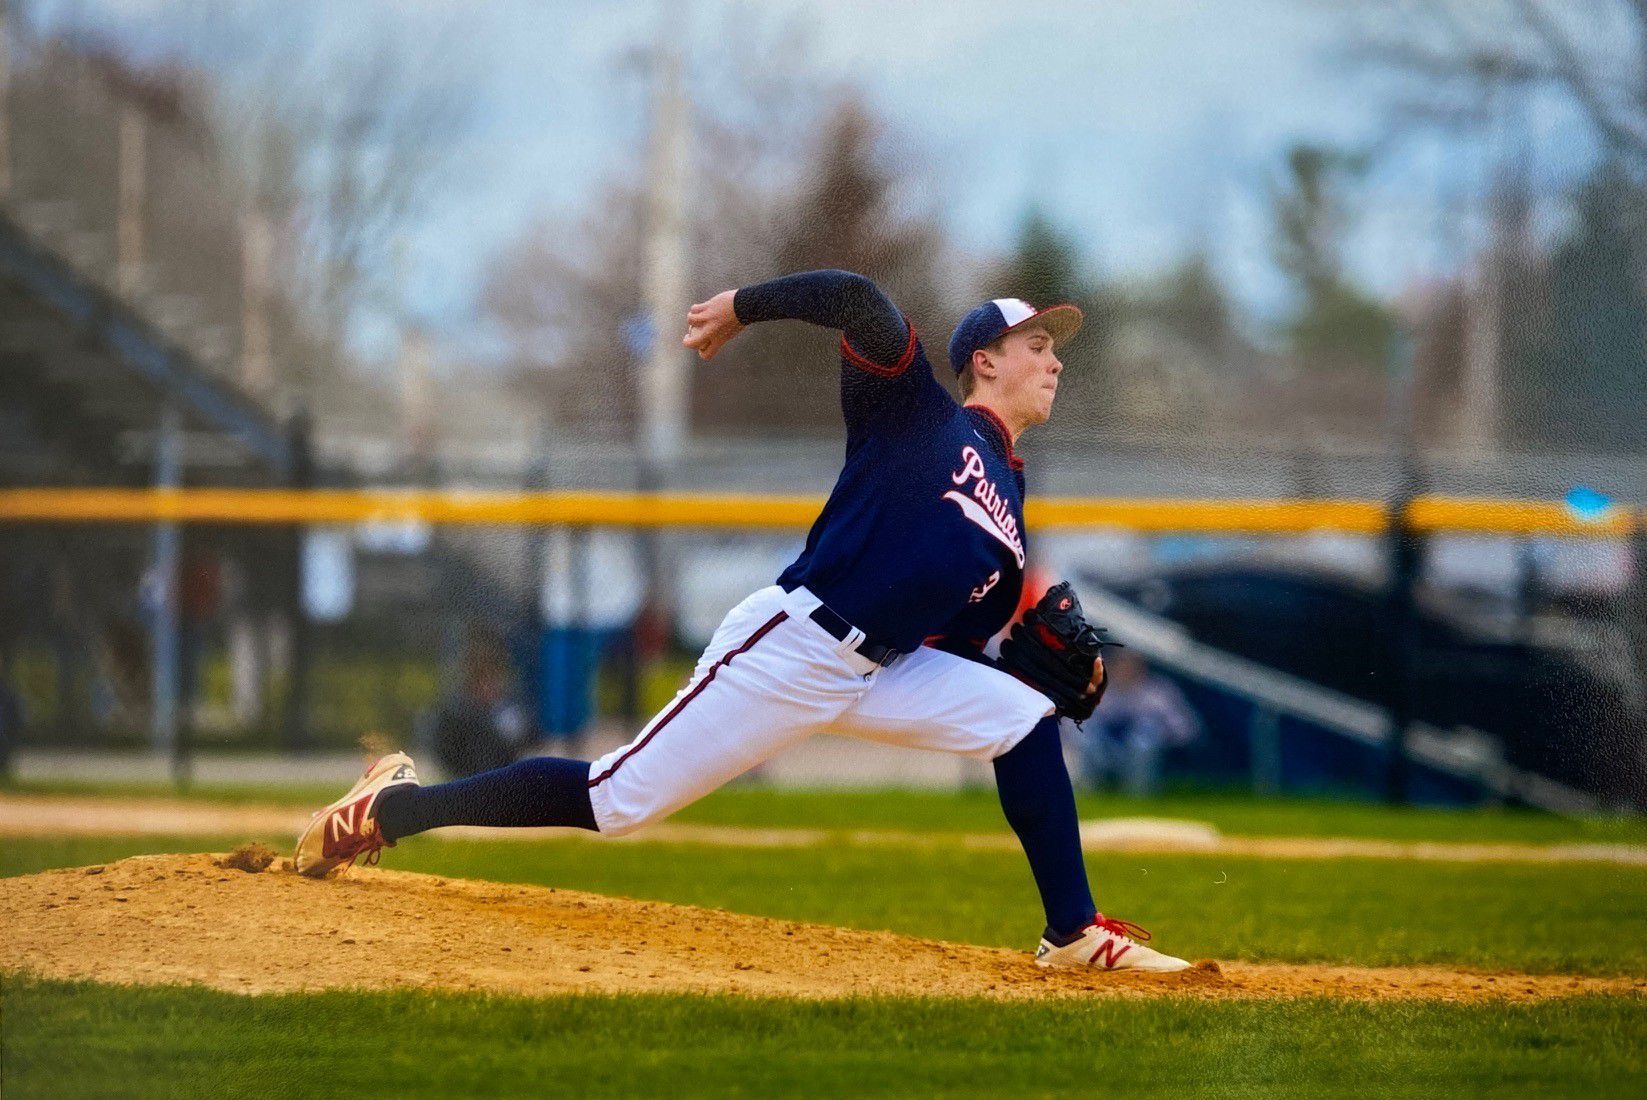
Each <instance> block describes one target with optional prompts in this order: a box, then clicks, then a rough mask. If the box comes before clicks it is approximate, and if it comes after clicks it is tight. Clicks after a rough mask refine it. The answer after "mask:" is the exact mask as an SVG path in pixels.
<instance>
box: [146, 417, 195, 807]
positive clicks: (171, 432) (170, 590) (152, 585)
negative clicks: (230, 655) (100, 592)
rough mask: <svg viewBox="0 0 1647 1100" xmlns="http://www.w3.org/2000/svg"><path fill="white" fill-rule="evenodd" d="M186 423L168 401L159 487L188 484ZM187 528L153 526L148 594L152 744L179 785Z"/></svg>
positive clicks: (158, 455)
mask: <svg viewBox="0 0 1647 1100" xmlns="http://www.w3.org/2000/svg"><path fill="white" fill-rule="evenodd" d="M182 437H183V425H182V417H181V416H180V415H179V414H178V411H177V407H176V406H175V405H172V404H167V406H166V408H165V410H164V411H163V412H162V413H161V417H160V430H159V432H158V433H157V434H156V437H155V456H154V487H155V488H156V489H161V490H166V489H176V488H178V487H179V486H181V485H182V483H183V438H182ZM182 541H183V536H182V532H180V531H179V530H178V526H177V521H176V520H162V521H160V522H159V523H157V524H155V528H154V565H153V567H152V571H151V573H150V582H149V598H150V600H151V601H152V603H153V607H154V618H153V620H152V621H151V625H150V645H151V650H150V652H152V653H153V654H154V658H153V661H152V667H151V681H150V708H149V742H150V747H152V748H153V749H154V751H155V752H156V753H165V754H166V755H167V756H168V757H170V758H171V759H172V760H173V761H174V766H179V773H178V775H177V777H176V778H177V779H178V781H179V785H181V784H182V782H183V781H184V780H185V779H186V775H185V774H183V772H182V771H181V767H180V762H181V761H182V759H183V757H182V756H181V754H180V753H179V752H178V748H179V743H178V714H177V706H178V695H179V692H178V682H179V671H180V668H181V654H180V653H179V649H178V640H179V607H178V573H179V564H180V562H181V559H182Z"/></svg>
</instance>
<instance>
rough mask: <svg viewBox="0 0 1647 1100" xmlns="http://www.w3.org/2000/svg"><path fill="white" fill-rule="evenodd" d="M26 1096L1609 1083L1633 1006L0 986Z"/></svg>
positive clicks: (8, 1084)
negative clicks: (806, 999) (523, 995)
mask: <svg viewBox="0 0 1647 1100" xmlns="http://www.w3.org/2000/svg"><path fill="white" fill-rule="evenodd" d="M4 1002H5V1009H6V1011H5V1015H4V1023H3V1025H0V1026H3V1028H4V1034H3V1036H0V1049H4V1050H5V1052H6V1058H5V1061H4V1076H3V1080H0V1086H3V1087H0V1092H4V1094H5V1096H6V1097H7V1098H8V1100H26V1098H32V1097H54V1098H55V1097H80V1096H98V1097H107V1096H122V1097H151V1096H152V1097H172V1096H177V1095H199V1096H213V1097H219V1096H277V1095H278V1096H336V1095H358V1096H378V1095H384V1094H388V1095H393V1096H396V1097H418V1096H430V1097H446V1096H458V1095H485V1096H527V1095H530V1096H546V1095H549V1096H552V1095H574V1096H591V1095H626V1096H634V1095H681V1094H689V1095H739V1096H763V1097H767V1096H818V1095H854V1096H857V1095H863V1096H910V1095H923V1096H960V1095H966V1096H980V1095H999V1096H1006V1095H1013V1096H1026V1095H1033V1096H1082V1097H1090V1096H1093V1095H1106V1096H1125V1097H1146V1098H1147V1097H1173V1098H1177V1097H1185V1096H1196V1097H1295V1096H1296V1097H1317V1096H1330V1095H1360V1096H1365V1095H1369V1094H1376V1095H1379V1096H1388V1097H1431V1096H1438V1095H1447V1096H1453V1097H1468V1096H1493V1097H1499V1096H1503V1095H1506V1094H1508V1095H1516V1096H1521V1095H1527V1094H1529V1093H1533V1092H1537V1093H1538V1094H1539V1095H1543V1096H1572V1097H1582V1098H1585V1100H1593V1098H1595V1097H1598V1096H1619V1095H1625V1094H1627V1093H1628V1091H1629V1090H1630V1089H1631V1088H1632V1086H1631V1084H1630V1082H1632V1081H1634V1082H1636V1084H1637V1085H1639V1083H1640V1080H1641V1075H1642V1074H1643V1073H1644V1072H1647V1055H1644V1053H1643V1052H1644V1050H1647V1002H1642V1001H1640V1000H1635V999H1630V1000H1625V999H1605V998H1587V999H1580V1000H1571V1001H1556V1002H1546V1003H1543V1004H1537V1005H1527V1006H1506V1005H1485V1006H1473V1007H1459V1006H1447V1005H1439V1004H1427V1003H1403V1004H1384V1005H1373V1004H1347V1003H1339V1002H1331V1001H1292V1002H1245V1003H1243V1002H1225V1003H1212V1002H1198V1001H1190V1000H1179V999H1164V1000H1153V1001H1147V1002H1138V1001H1114V1000H1093V1001H1067V1002H1058V1003H1046V1004H994V1003H986V1002H980V1001H922V1000H852V1001H836V1002H824V1003H801V1002H793V1001H775V1000H753V999H737V998H730V997H661V996H636V997H593V996H590V997H582V996H578V997H555V998H546V999H537V1000H526V999H517V998H500V997H479V996H471V995H439V996H431V995H423V994H415V993H326V994H306V995H282V996H263V997H256V998H248V997H237V996H234V995H231V994H225V993H216V992H211V991H207V990H202V989H185V988H176V987H172V988H114V987H108V986H97V985H92V984H89V983H58V982H36V981H26V980H17V979H10V980H8V981H7V982H6V984H5V988H4Z"/></svg>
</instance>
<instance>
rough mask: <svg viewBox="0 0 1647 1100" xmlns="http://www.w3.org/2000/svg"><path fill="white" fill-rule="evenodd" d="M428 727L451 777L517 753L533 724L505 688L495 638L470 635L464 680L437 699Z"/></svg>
mask: <svg viewBox="0 0 1647 1100" xmlns="http://www.w3.org/2000/svg"><path fill="white" fill-rule="evenodd" d="M430 732H431V740H432V742H433V748H434V750H435V756H436V758H437V759H438V760H439V761H440V766H441V768H442V769H443V770H444V771H445V772H446V773H447V774H448V775H451V776H454V777H456V776H464V775H474V774H475V773H476V772H483V771H488V770H490V769H492V768H499V767H502V766H503V765H505V764H508V763H512V762H513V761H514V760H515V758H516V757H517V756H519V755H520V751H521V749H522V747H523V746H524V745H525V744H526V742H527V741H528V740H530V733H531V727H530V724H529V723H528V722H527V717H526V711H525V709H524V708H522V707H521V705H520V703H519V702H518V701H517V700H516V699H515V698H514V697H513V695H512V694H511V692H510V691H509V674H508V663H507V658H506V655H505V654H504V652H503V647H502V646H500V645H499V644H498V643H497V641H496V640H495V639H492V638H490V637H488V636H485V635H478V634H477V635H473V636H471V638H470V640H469V647H468V651H467V652H466V653H465V655H464V659H463V680H462V683H461V684H460V685H459V686H458V688H457V690H456V691H454V692H452V693H451V694H450V695H448V696H447V697H446V698H445V699H443V700H442V701H441V702H440V704H439V706H438V707H437V709H436V711H435V714H434V718H433V722H432V729H431V731H430Z"/></svg>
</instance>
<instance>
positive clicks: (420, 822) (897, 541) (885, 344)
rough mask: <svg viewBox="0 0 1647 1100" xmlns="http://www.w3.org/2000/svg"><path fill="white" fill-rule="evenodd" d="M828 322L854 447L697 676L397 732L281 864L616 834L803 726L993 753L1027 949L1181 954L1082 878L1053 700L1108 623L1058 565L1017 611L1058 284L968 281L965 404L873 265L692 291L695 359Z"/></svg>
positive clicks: (1161, 959) (312, 870) (1080, 708)
mask: <svg viewBox="0 0 1647 1100" xmlns="http://www.w3.org/2000/svg"><path fill="white" fill-rule="evenodd" d="M781 320H797V321H806V322H808V323H810V324H814V325H820V326H823V327H825V328H830V329H835V330H838V331H839V332H840V333H841V339H840V349H841V410H842V412H843V414H844V417H845V421H846V462H845V465H844V466H843V468H842V470H841V473H840V477H839V478H838V479H837V480H836V482H835V488H834V490H833V491H832V492H831V493H830V496H829V500H828V502H827V503H826V504H825V505H824V509H823V512H822V514H821V515H819V517H818V519H817V522H816V523H814V524H813V526H812V530H811V532H810V533H809V534H808V535H807V539H806V546H805V548H804V549H803V550H802V551H801V554H800V556H799V557H798V558H796V559H795V561H794V562H793V563H792V564H791V565H790V566H789V568H787V569H785V570H784V572H783V574H782V575H781V576H779V577H778V579H777V583H776V584H773V585H772V586H770V587H768V588H763V589H761V590H760V591H758V592H755V593H754V594H752V595H750V596H749V597H748V598H747V599H745V600H744V601H743V602H742V603H740V604H739V605H738V606H737V607H735V608H733V609H732V611H731V612H729V613H728V614H727V616H726V619H725V621H724V622H722V623H721V625H720V628H719V629H718V630H716V632H715V635H714V637H713V639H711V641H710V643H709V647H708V648H707V649H706V650H704V653H703V656H702V657H701V658H700V659H699V661H698V664H697V667H696V669H695V670H694V671H693V674H692V677H691V679H690V680H689V681H688V683H687V684H686V686H685V687H684V688H682V689H681V691H680V693H679V694H678V695H676V696H675V698H674V700H673V701H671V702H670V704H669V705H668V706H667V707H665V708H664V709H663V711H662V713H660V714H658V715H657V716H656V717H655V718H653V719H652V720H651V721H650V722H649V723H647V725H646V726H645V728H643V729H642V730H641V731H640V734H639V735H638V736H637V737H636V738H635V739H634V740H633V741H631V742H630V743H629V744H627V745H625V746H623V747H622V748H620V749H617V750H615V751H613V752H611V753H608V754H607V755H606V756H603V757H601V758H600V759H599V760H596V761H594V762H593V763H587V762H585V761H581V760H563V759H556V758H550V757H543V758H535V759H530V760H522V761H520V762H518V763H515V764H511V765H508V766H507V767H503V768H499V769H497V770H495V771H490V772H486V773H483V774H481V775H477V776H473V777H471V778H468V779H462V780H458V781H456V782H452V783H443V784H440V785H438V786H427V787H426V786H420V785H419V784H418V781H417V773H416V771H415V769H414V767H413V765H412V761H411V759H410V758H409V757H407V756H406V755H405V754H403V753H393V754H391V755H389V756H386V757H384V758H383V759H381V760H379V761H377V762H376V763H375V764H374V765H373V766H372V767H370V768H369V769H367V772H366V774H365V776H363V777H362V778H361V780H360V782H359V783H357V784H355V786H354V788H353V789H352V790H351V791H349V793H348V794H346V795H344V796H343V797H342V798H341V799H339V800H338V801H337V802H334V803H333V804H332V805H330V806H328V807H326V808H325V809H324V810H322V811H320V812H319V813H318V814H316V815H315V817H314V819H313V821H312V822H311V824H310V825H309V827H308V829H307V830H306V831H305V832H304V834H303V836H302V837H301V838H300V839H299V841H298V849H297V857H296V864H297V869H298V870H299V871H301V872H303V873H304V874H308V875H317V876H319V875H324V874H326V873H327V872H328V871H330V870H331V869H332V868H334V867H337V866H339V865H341V864H344V863H352V862H353V861H354V860H355V859H357V858H359V857H361V856H365V857H366V860H367V862H368V863H372V862H376V860H377V858H378V856H379V855H380V853H381V851H382V849H383V848H384V847H386V846H393V845H394V843H395V841H397V840H399V839H400V838H401V837H406V836H411V835H413V834H414V833H420V832H423V831H425V830H427V829H434V828H439V827H441V826H444V825H492V826H548V825H559V826H571V827H576V828H583V829H592V830H598V831H600V832H602V833H609V834H612V835H620V834H623V833H627V832H630V831H632V830H635V829H638V828H640V827H642V826H643V825H646V824H648V823H650V822H653V821H657V820H659V819H660V818H663V817H667V816H668V815H669V814H672V813H674V812H675V811H676V810H678V809H680V808H681V807H683V806H685V805H687V804H688V803H690V802H692V801H694V800H696V799H698V798H701V797H703V796H704V795H706V794H708V793H709V792H710V791H713V790H715V789H716V788H717V787H720V786H721V785H722V784H724V783H726V782H727V781H728V780H731V779H733V778H734V777H736V776H738V775H741V774H743V773H744V772H746V771H748V770H749V769H751V768H753V767H755V766H756V765H758V764H760V763H761V762H763V761H765V760H767V759H768V758H770V757H771V756H773V755H774V754H776V753H778V752H780V751H782V750H783V749H785V748H788V747H789V746H791V745H794V744H796V743H798V742H800V741H802V740H804V739H805V738H807V737H810V736H811V735H812V734H814V733H819V732H823V731H829V732H833V733H841V734H848V735H851V736H855V737H862V738H866V739H869V740H874V741H881V742H886V743H890V744H896V745H908V746H911V747H914V748H922V749H939V750H943V751H945V752H954V753H962V754H965V755H967V756H972V757H977V758H979V759H984V760H989V761H992V762H993V764H994V769H995V776H996V781H997V785H998V788H999V791H1000V798H1001V806H1002V809H1003V810H1004V811H1005V814H1006V819H1007V821H1008V823H1009V824H1010V825H1011V826H1012V829H1013V831H1014V832H1015V833H1016V834H1017V836H1018V838H1019V840H1020V841H1021V842H1022V844H1023V848H1024V853H1025V855H1026V856H1028V858H1029V864H1030V869H1031V871H1032V873H1033V875H1034V878H1035V883H1036V886H1037V888H1038V890H1039V892H1040V895H1041V901H1042V904H1043V906H1044V908H1045V910H1046V929H1045V931H1044V932H1043V934H1042V937H1041V943H1040V947H1039V950H1038V951H1037V953H1036V961H1037V962H1038V963H1039V964H1040V965H1042V966H1060V967H1088V966H1090V967H1096V968H1100V969H1106V970H1155V971H1165V970H1181V969H1183V968H1185V967H1186V966H1188V965H1189V964H1188V963H1186V962H1184V961H1183V960H1182V959H1176V958H1172V957H1171V956H1168V955H1163V954H1161V953H1159V952H1157V951H1154V950H1151V949H1150V948H1148V947H1146V946H1144V945H1143V943H1142V942H1140V941H1142V940H1145V939H1148V938H1149V933H1147V932H1145V931H1144V930H1143V929H1141V928H1139V927H1138V926H1137V925H1133V924H1130V923H1128V922H1126V921H1121V920H1116V919H1113V918H1110V917H1106V916H1104V915H1103V914H1102V913H1100V912H1098V909H1097V906H1096V905H1095V904H1094V902H1093V898H1092V892H1091V888H1090V886H1089V885H1088V882H1087V875H1086V868H1085V865H1084V863H1083V860H1082V854H1081V839H1080V835H1079V831H1078V822H1077V818H1076V812H1075V797H1074V793H1073V791H1072V789H1071V785H1070V779H1069V774H1068V772H1067V771H1066V769H1065V766H1064V758H1063V752H1062V747H1061V745H1060V741H1059V734H1058V722H1059V716H1060V715H1063V716H1068V717H1073V718H1077V719H1082V718H1085V717H1087V716H1088V715H1089V714H1091V712H1092V708H1093V707H1094V706H1095V705H1096V703H1097V702H1098V699H1099V697H1100V696H1101V694H1102V692H1103V687H1104V670H1103V661H1102V657H1101V655H1100V647H1101V646H1102V645H1103V644H1104V642H1105V639H1104V638H1103V636H1102V634H1101V632H1099V631H1098V630H1097V629H1096V628H1094V627H1092V626H1091V625H1089V624H1088V623H1087V622H1086V621H1085V620H1084V619H1083V617H1082V614H1081V607H1080V603H1079V601H1078V600H1077V599H1076V597H1075V594H1074V592H1073V591H1072V590H1071V589H1070V587H1069V586H1068V585H1067V584H1060V585H1056V586H1054V587H1053V588H1052V589H1051V590H1050V591H1049V592H1048V593H1047V595H1046V596H1045V597H1044V598H1043V599H1042V600H1041V601H1040V602H1039V603H1038V604H1037V605H1036V606H1035V607H1034V608H1032V609H1031V610H1030V611H1029V612H1027V613H1026V614H1025V615H1024V617H1023V620H1022V621H1021V622H1020V623H1018V624H1017V625H1015V626H1014V627H1013V629H1012V633H1011V635H1010V636H1009V637H1008V638H1007V640H1005V641H1004V642H1003V643H1002V644H1001V647H1000V653H1001V656H1000V658H999V659H998V660H992V659H990V658H989V657H988V656H986V655H985V653H984V643H985V642H986V641H987V640H988V639H990V638H992V637H993V636H995V635H996V634H997V633H998V632H999V631H1000V630H1002V629H1003V628H1004V627H1005V626H1006V624H1007V622H1008V621H1009V620H1010V618H1011V616H1012V614H1013V611H1014V610H1015V608H1016V606H1017V604H1018V600H1019V597H1020V594H1021V592H1022V588H1023V582H1024V516H1023V510H1024V476H1023V462H1022V461H1021V460H1020V459H1019V457H1018V455H1017V453H1016V451H1015V450H1014V444H1015V443H1016V442H1017V440H1018V437H1019V435H1020V434H1021V433H1022V432H1023V431H1024V430H1025V429H1027V428H1029V427H1031V426H1033V425H1036V424H1041V423H1044V422H1045V421H1046V419H1047V417H1048V416H1049V415H1050V414H1051V412H1052V404H1053V400H1054V398H1055V397H1056V396H1057V392H1058V379H1059V375H1060V373H1061V372H1062V370H1063V365H1062V364H1061V363H1060V362H1059V360H1058V356H1057V349H1058V348H1060V347H1062V346H1063V345H1064V343H1065V342H1066V341H1068V340H1069V339H1070V338H1071V337H1073V336H1074V335H1075V333H1076V332H1077V331H1078V330H1079V329H1080V327H1081V321H1082V317H1081V311H1080V310H1079V309H1077V308H1076V307H1075V306H1072V305H1057V306H1052V307H1050V308H1047V309H1036V308H1035V307H1034V306H1032V305H1030V304H1029V303H1027V302H1025V301H1023V300H1021V299H1018V298H997V299H994V300H993V301H988V302H984V303H983V304H982V305H979V306H978V307H977V308H976V309H974V310H972V311H971V312H970V313H968V314H967V315H966V317H965V318H964V319H963V320H962V321H961V323H960V325H959V326H958V327H957V328H956V330H955V332H954V335H953V336H951V337H950V341H949V365H950V367H951V369H953V370H954V371H955V372H956V374H957V375H958V376H959V379H960V388H961V392H962V395H963V400H964V404H957V403H956V402H955V400H954V398H952V397H951V396H950V394H949V392H948V391H947V390H946V389H945V388H944V387H943V386H941V385H940V384H939V383H938V381H937V379H936V378H934V377H933V374H932V367H931V365H930V364H929V363H928V361H927V357H926V353H925V351H924V349H923V348H922V345H921V341H920V339H919V338H918V337H917V336H916V333H915V329H914V326H912V325H911V324H909V323H908V322H907V321H906V320H905V318H904V316H903V315H902V313H900V312H899V311H898V309H897V308H896V307H895V306H894V305H893V304H892V303H891V302H890V301H889V300H888V299H887V298H886V296H885V295H884V294H883V293H882V292H881V291H880V290H879V289H878V288H877V287H876V286H875V284H874V283H872V282H871V281H870V280H868V279H866V278H864V277H863V276H861V275H855V274H851V273H849V272H844V271H813V272H807V273H804V274H798V275H789V276H785V277H783V278H780V279H774V280H772V281H771V282H767V283H761V284H759V285H756V286H748V287H744V288H743V289H741V290H737V291H731V290H728V291H724V292H722V293H720V294H717V295H716V296H715V297H713V298H711V299H709V300H708V301H707V302H701V303H699V304H698V305H695V306H693V307H692V308H691V310H690V311H689V312H688V313H687V331H686V336H685V338H684V343H685V345H686V346H687V347H689V348H692V349H694V350H696V351H697V353H698V355H699V356H700V357H702V358H703V359H712V358H714V357H715V355H716V354H717V353H718V352H719V351H720V350H721V349H722V348H723V347H725V346H726V344H727V343H728V342H729V341H730V340H732V339H734V338H735V337H736V336H737V335H738V334H739V333H740V332H742V331H743V330H744V328H746V327H747V326H749V325H753V324H760V323H763V322H769V321H781Z"/></svg>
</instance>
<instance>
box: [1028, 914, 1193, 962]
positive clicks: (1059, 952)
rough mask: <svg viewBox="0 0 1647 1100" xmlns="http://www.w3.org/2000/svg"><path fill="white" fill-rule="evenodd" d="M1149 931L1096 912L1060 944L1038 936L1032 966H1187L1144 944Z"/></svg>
mask: <svg viewBox="0 0 1647 1100" xmlns="http://www.w3.org/2000/svg"><path fill="white" fill-rule="evenodd" d="M1149 938H1150V936H1149V933H1148V932H1147V931H1145V930H1144V929H1142V928H1140V927H1138V926H1137V925H1136V924H1133V923H1132V922H1131V921H1124V920H1115V919H1113V918H1111V917H1106V916H1104V914H1102V913H1099V914H1098V916H1097V917H1096V918H1095V919H1094V920H1093V922H1092V923H1091V924H1089V925H1087V926H1086V927H1085V928H1083V929H1081V934H1080V935H1079V936H1077V937H1076V938H1075V939H1073V940H1071V941H1070V942H1069V943H1066V944H1064V945H1063V946H1062V947H1060V946H1058V945H1057V944H1055V943H1053V942H1052V941H1050V940H1047V939H1044V938H1043V939H1042V940H1041V946H1040V947H1039V948H1037V949H1036V951H1035V965H1036V966H1056V967H1091V968H1092V969H1094V970H1143V971H1150V972H1154V973H1162V974H1165V973H1170V972H1171V971H1174V970H1188V969H1189V965H1190V964H1189V963H1187V962H1185V961H1184V960H1183V959H1175V958H1173V957H1172V956H1171V955H1163V954H1161V952H1159V951H1155V950H1153V949H1151V948H1148V947H1145V946H1144V945H1143V944H1142V943H1141V942H1139V941H1141V940H1147V939H1149Z"/></svg>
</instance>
